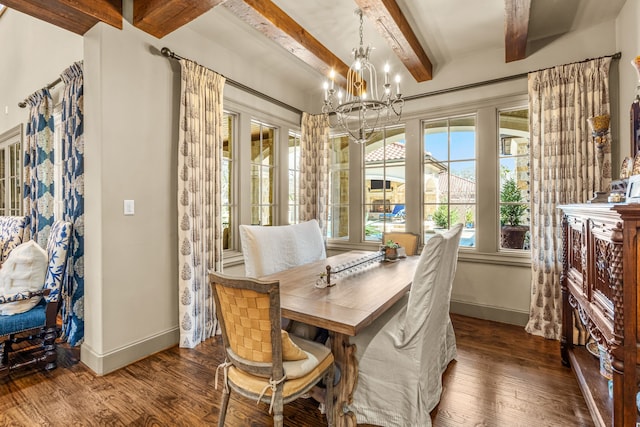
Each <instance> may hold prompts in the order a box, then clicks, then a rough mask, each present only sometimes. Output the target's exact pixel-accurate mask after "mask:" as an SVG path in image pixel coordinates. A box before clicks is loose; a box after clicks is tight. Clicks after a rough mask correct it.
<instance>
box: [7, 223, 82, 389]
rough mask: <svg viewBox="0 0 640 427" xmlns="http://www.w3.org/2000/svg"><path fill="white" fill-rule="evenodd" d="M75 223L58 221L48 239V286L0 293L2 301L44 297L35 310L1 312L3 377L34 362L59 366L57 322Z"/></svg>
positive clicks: (46, 276)
mask: <svg viewBox="0 0 640 427" xmlns="http://www.w3.org/2000/svg"><path fill="white" fill-rule="evenodd" d="M71 230H72V224H71V223H70V222H65V221H56V222H55V223H54V224H53V226H52V227H51V232H50V234H49V239H48V242H47V259H48V261H47V262H48V264H47V272H46V275H45V281H44V286H43V288H42V290H40V291H37V292H21V293H16V294H13V295H4V296H0V304H10V303H14V302H16V301H23V300H26V299H30V298H40V302H39V303H38V304H37V305H36V306H35V307H33V308H32V309H30V310H28V311H26V312H24V313H19V314H13V315H10V316H2V315H0V376H3V375H4V374H7V373H8V372H9V371H11V370H13V369H17V368H22V367H25V366H30V365H34V364H42V365H43V366H44V368H45V369H46V370H51V369H55V368H56V360H57V353H56V339H57V338H58V334H59V329H58V326H57V323H56V318H57V316H58V311H59V309H60V302H61V298H60V293H61V287H62V282H63V279H64V276H65V274H66V265H67V258H68V253H69V244H70V238H71Z"/></svg>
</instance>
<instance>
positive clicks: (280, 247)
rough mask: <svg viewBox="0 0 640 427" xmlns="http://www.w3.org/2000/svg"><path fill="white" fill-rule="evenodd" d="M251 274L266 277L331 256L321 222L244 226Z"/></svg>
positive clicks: (247, 271)
mask: <svg viewBox="0 0 640 427" xmlns="http://www.w3.org/2000/svg"><path fill="white" fill-rule="evenodd" d="M239 228H240V243H241V244H242V254H243V257H244V270H245V275H246V276H247V277H262V276H266V275H269V274H273V273H277V272H279V271H283V270H286V269H288V268H291V267H296V266H298V265H303V264H308V263H310V262H314V261H318V260H321V259H325V258H327V253H326V251H325V248H324V239H323V238H322V233H321V231H320V226H319V225H318V221H317V220H315V219H312V220H310V221H305V222H301V223H299V224H291V225H277V226H260V225H240V227H239Z"/></svg>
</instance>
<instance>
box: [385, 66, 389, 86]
mask: <svg viewBox="0 0 640 427" xmlns="http://www.w3.org/2000/svg"><path fill="white" fill-rule="evenodd" d="M388 84H389V63H386V64H384V85H385V87H386V86H387V85H388Z"/></svg>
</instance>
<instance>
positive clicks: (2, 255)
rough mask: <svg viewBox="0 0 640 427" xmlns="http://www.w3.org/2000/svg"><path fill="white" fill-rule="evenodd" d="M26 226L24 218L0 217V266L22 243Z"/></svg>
mask: <svg viewBox="0 0 640 427" xmlns="http://www.w3.org/2000/svg"><path fill="white" fill-rule="evenodd" d="M26 224H27V217H26V216H0V264H2V263H3V262H4V260H5V259H7V257H8V256H9V252H11V251H12V250H13V249H14V248H15V247H16V246H18V245H19V244H20V243H22V239H23V237H24V229H25V227H26Z"/></svg>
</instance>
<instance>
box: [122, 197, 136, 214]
mask: <svg viewBox="0 0 640 427" xmlns="http://www.w3.org/2000/svg"><path fill="white" fill-rule="evenodd" d="M135 213H136V207H135V202H134V201H133V200H125V201H124V214H125V215H133V214H135Z"/></svg>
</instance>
